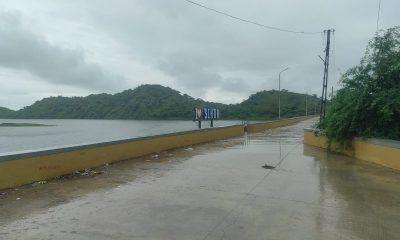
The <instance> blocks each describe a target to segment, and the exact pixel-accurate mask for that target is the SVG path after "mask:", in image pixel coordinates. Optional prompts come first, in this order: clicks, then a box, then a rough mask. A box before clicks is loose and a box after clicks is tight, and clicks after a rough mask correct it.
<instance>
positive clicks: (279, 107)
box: [278, 67, 289, 119]
mask: <svg viewBox="0 0 400 240" xmlns="http://www.w3.org/2000/svg"><path fill="white" fill-rule="evenodd" d="M288 69H289V68H288V67H287V68H285V69H283V70H282V71H280V72H279V92H278V119H281V73H283V72H284V71H286V70H288Z"/></svg>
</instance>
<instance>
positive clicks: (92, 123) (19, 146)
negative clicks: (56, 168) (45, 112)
mask: <svg viewBox="0 0 400 240" xmlns="http://www.w3.org/2000/svg"><path fill="white" fill-rule="evenodd" d="M2 122H13V123H40V124H46V125H54V126H51V127H2V128H0V153H5V152H13V151H24V150H36V149H40V148H49V147H52V148H54V147H62V146H68V145H79V144H87V143H96V142H105V141H112V140H119V139H126V138H133V137H143V136H151V135H157V134H163V133H171V132H178V131H186V130H195V129H197V125H196V123H195V122H192V121H140V120H81V119H0V123H2ZM240 123H241V121H215V122H214V126H215V127H219V126H228V125H234V124H240ZM203 127H204V128H207V127H209V124H206V123H205V124H203Z"/></svg>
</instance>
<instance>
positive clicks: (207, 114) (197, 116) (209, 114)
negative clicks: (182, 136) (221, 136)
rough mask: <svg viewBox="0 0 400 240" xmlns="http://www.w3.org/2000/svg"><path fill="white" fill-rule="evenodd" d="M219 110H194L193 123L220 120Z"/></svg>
mask: <svg viewBox="0 0 400 240" xmlns="http://www.w3.org/2000/svg"><path fill="white" fill-rule="evenodd" d="M219 117H220V113H219V109H216V108H194V109H193V121H200V120H214V119H219Z"/></svg>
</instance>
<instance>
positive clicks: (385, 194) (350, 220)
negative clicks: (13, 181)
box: [0, 121, 400, 240]
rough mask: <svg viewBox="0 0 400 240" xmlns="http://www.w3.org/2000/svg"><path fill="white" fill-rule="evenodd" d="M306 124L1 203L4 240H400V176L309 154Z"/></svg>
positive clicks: (129, 164)
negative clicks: (265, 165) (304, 143)
mask: <svg viewBox="0 0 400 240" xmlns="http://www.w3.org/2000/svg"><path fill="white" fill-rule="evenodd" d="M310 124H311V122H310V121H308V122H303V123H300V124H298V125H295V126H290V127H284V128H278V129H274V130H272V131H267V132H265V133H260V134H254V135H249V136H246V137H241V138H236V139H230V140H226V141H218V142H215V143H210V144H204V145H198V146H194V147H193V148H187V149H181V150H175V151H169V152H165V153H161V154H159V155H153V156H148V157H144V158H140V159H135V160H130V161H124V162H121V163H117V164H113V165H109V166H104V167H101V168H98V169H96V170H95V171H97V172H102V174H97V175H91V176H71V177H69V178H68V179H59V180H53V181H50V182H48V183H47V184H43V185H40V184H39V185H35V186H26V187H23V188H20V189H14V190H12V191H8V192H5V193H1V194H2V195H0V198H1V199H0V239H7V240H8V239H41V240H42V239H185V240H186V239H399V238H400V184H399V183H400V173H399V172H394V171H391V170H389V169H386V168H383V167H379V166H376V165H372V164H368V163H364V162H360V161H356V160H354V159H351V158H348V157H344V156H339V155H333V154H327V153H325V152H324V151H322V150H319V149H316V148H312V147H308V146H303V144H302V129H303V128H304V127H306V126H309V125H310ZM264 164H268V165H271V166H275V167H276V168H275V169H264V168H262V166H263V165H264ZM84 175H85V174H84Z"/></svg>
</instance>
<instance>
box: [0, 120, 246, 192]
mask: <svg viewBox="0 0 400 240" xmlns="http://www.w3.org/2000/svg"><path fill="white" fill-rule="evenodd" d="M241 135H243V127H242V126H230V127H223V128H213V129H204V130H202V131H190V132H183V133H178V134H167V135H160V136H154V137H148V138H142V139H138V140H136V139H135V140H132V141H127V142H123V143H117V144H112V143H110V145H105V146H99V147H90V146H89V147H88V148H83V149H78V150H72V151H65V152H58V153H54V154H45V153H44V155H42V156H35V157H24V158H20V159H16V160H6V161H4V160H3V161H1V162H0V189H4V188H10V187H15V186H19V185H23V184H27V183H31V182H34V181H39V180H44V179H49V178H54V177H56V176H60V175H64V174H69V173H73V172H74V171H76V170H82V169H85V168H91V167H96V166H100V165H102V164H105V163H111V162H115V161H121V160H125V159H131V158H135V157H140V156H144V155H147V154H151V153H155V152H161V151H165V150H168V149H174V148H179V147H185V146H189V145H193V144H198V143H204V142H210V141H213V140H218V139H226V138H231V137H235V136H241Z"/></svg>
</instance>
